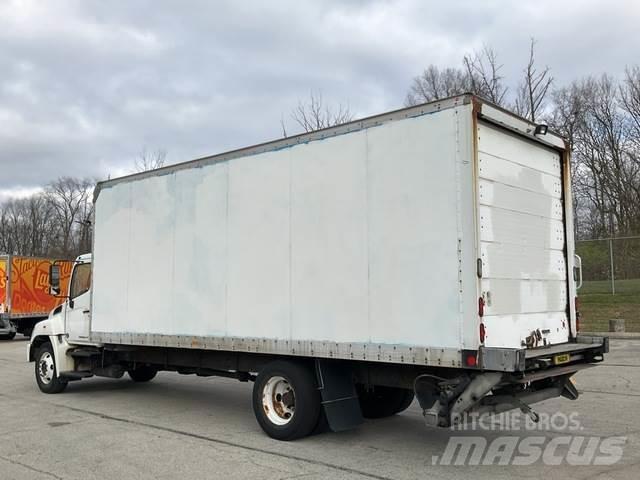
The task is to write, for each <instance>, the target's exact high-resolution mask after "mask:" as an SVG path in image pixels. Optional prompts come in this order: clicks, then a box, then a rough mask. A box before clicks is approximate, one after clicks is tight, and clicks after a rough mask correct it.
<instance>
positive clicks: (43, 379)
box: [35, 342, 67, 393]
mask: <svg viewBox="0 0 640 480" xmlns="http://www.w3.org/2000/svg"><path fill="white" fill-rule="evenodd" d="M35 360H36V361H35V375H36V383H37V384H38V388H39V389H40V391H41V392H43V393H60V392H62V391H63V390H64V389H65V388H67V381H66V380H63V379H61V378H59V377H58V372H57V371H56V364H55V355H54V353H53V347H52V346H51V344H50V343H49V342H47V343H43V344H42V345H41V346H40V348H38V350H37V352H36V355H35Z"/></svg>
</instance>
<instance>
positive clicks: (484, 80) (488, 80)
mask: <svg viewBox="0 0 640 480" xmlns="http://www.w3.org/2000/svg"><path fill="white" fill-rule="evenodd" d="M462 63H463V65H464V68H465V70H466V72H467V76H468V78H469V81H470V82H471V92H473V93H476V94H478V95H480V96H482V97H485V98H487V99H488V100H491V101H492V102H493V103H495V104H496V105H502V104H503V103H504V101H505V97H506V95H507V91H508V89H507V87H506V86H505V85H504V81H503V80H504V77H503V76H502V75H501V74H500V70H502V67H503V65H502V64H500V63H499V62H498V56H497V55H496V53H495V51H494V50H493V48H491V47H489V46H487V45H485V46H484V47H482V50H479V51H476V52H473V54H471V55H465V56H464V58H463V59H462Z"/></svg>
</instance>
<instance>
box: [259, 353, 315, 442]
mask: <svg viewBox="0 0 640 480" xmlns="http://www.w3.org/2000/svg"><path fill="white" fill-rule="evenodd" d="M279 389H281V390H279ZM280 391H282V392H284V393H278V392H280ZM270 392H271V393H270ZM269 404H271V405H272V407H274V406H275V407H274V408H269V407H268V405H269ZM321 408H322V406H321V404H320V392H319V391H318V387H317V385H316V378H315V373H314V370H313V369H312V368H310V367H307V366H304V365H302V364H298V363H293V362H286V361H281V360H278V361H275V362H272V363H269V364H267V365H266V366H265V367H264V368H263V369H262V371H261V372H260V373H259V374H258V378H256V381H255V383H254V385H253V413H254V414H255V416H256V420H257V421H258V424H259V425H260V427H261V428H262V430H264V432H265V433H266V434H267V435H269V436H270V437H271V438H275V439H276V440H295V439H297V438H302V437H306V436H307V435H309V434H311V433H312V432H313V430H314V429H315V427H316V425H317V424H318V419H319V417H320V411H321ZM291 411H293V413H291ZM276 422H280V423H276Z"/></svg>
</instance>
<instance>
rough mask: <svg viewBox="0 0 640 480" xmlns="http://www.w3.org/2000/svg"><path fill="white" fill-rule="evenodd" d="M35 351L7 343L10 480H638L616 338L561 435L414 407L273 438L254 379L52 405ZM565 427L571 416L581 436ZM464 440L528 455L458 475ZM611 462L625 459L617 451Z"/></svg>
mask: <svg viewBox="0 0 640 480" xmlns="http://www.w3.org/2000/svg"><path fill="white" fill-rule="evenodd" d="M26 346H27V341H26V339H19V338H18V339H15V340H13V341H8V342H0V402H1V405H2V406H1V407H0V479H2V480H5V479H7V480H8V479H52V478H53V479H94V478H95V479H102V480H104V479H115V480H121V479H170V478H180V479H182V480H184V479H190V478H203V479H204V478H246V479H291V478H303V479H308V480H311V479H319V478H331V479H339V478H345V479H346V478H348V479H359V478H362V479H366V478H376V479H381V478H384V479H405V478H406V479H409V478H416V479H418V478H419V479H425V478H442V479H453V478H474V479H483V478H491V479H492V480H497V479H510V478H528V479H529V478H531V479H536V478H545V479H547V480H553V479H556V478H557V479H563V480H567V479H573V478H575V479H591V478H601V479H623V478H629V479H631V478H633V479H636V478H638V476H639V473H638V471H639V466H640V448H639V447H640V340H612V341H611V350H612V351H611V353H610V354H609V355H608V356H607V358H606V362H605V363H604V364H601V365H599V366H597V367H595V368H591V369H588V370H585V371H583V372H580V373H579V374H577V375H576V377H575V378H576V384H577V387H578V389H579V390H580V391H581V396H580V398H579V399H578V400H576V401H569V400H566V399H561V398H560V399H553V400H548V401H546V402H543V403H541V404H538V405H536V406H534V408H535V411H536V412H537V413H538V414H540V415H541V417H542V419H543V421H544V420H547V424H548V428H547V426H546V425H543V426H541V427H539V428H538V427H536V430H535V431H531V430H528V429H525V428H522V427H520V428H515V427H514V426H513V425H514V424H513V423H512V422H507V419H505V418H499V419H495V420H494V421H493V422H492V423H491V425H490V427H489V428H487V426H486V425H485V426H484V427H483V428H481V429H477V430H474V431H471V432H462V433H461V432H458V431H452V430H449V429H433V428H428V427H426V426H425V425H424V423H423V421H422V415H421V412H420V410H419V408H418V405H417V403H416V402H414V404H413V405H412V406H411V407H410V408H409V409H408V410H407V411H405V412H404V413H402V414H400V415H396V416H394V417H392V418H386V419H382V420H370V421H366V422H365V424H364V425H362V426H361V427H359V428H358V429H356V430H353V431H349V432H342V433H323V434H318V435H314V436H312V437H308V438H305V439H302V440H299V441H295V442H278V441H275V440H272V439H270V438H268V437H267V436H266V435H264V433H263V432H262V431H261V430H260V428H259V427H258V424H257V423H256V421H255V418H254V416H253V412H252V410H251V387H252V384H251V383H241V382H238V381H236V380H230V379H222V378H215V377H209V378H198V377H193V376H182V375H178V374H175V373H165V372H163V373H160V374H159V375H158V377H156V379H155V380H153V381H152V382H150V383H147V384H135V383H133V382H132V381H130V380H129V379H128V378H126V377H123V378H122V379H119V380H113V379H106V378H91V379H85V380H82V381H80V382H74V383H72V384H70V385H69V387H68V389H67V390H66V391H65V392H64V393H62V394H58V395H45V394H42V393H40V391H39V390H38V388H37V386H36V383H35V379H34V374H33V367H34V366H33V364H32V363H27V361H26V351H25V350H26ZM518 415H522V414H518ZM522 417H523V418H524V416H523V415H522ZM510 418H512V419H513V417H510ZM563 418H564V419H567V418H568V419H570V422H569V423H570V426H571V428H572V429H569V427H568V426H567V425H566V424H565V423H566V422H563ZM505 422H507V423H509V425H506V424H505ZM576 426H577V427H578V428H577V430H576V429H575V427H576ZM460 435H470V436H473V437H481V440H483V441H486V443H487V444H488V445H494V446H496V445H498V444H501V445H503V450H502V451H503V453H504V445H509V444H510V443H509V439H515V440H514V441H516V442H518V445H517V446H518V450H517V451H516V452H515V453H516V454H515V456H514V455H511V456H509V455H506V456H505V455H497V456H495V455H489V453H487V452H485V454H486V455H485V456H484V457H483V459H484V460H480V462H478V461H476V462H475V463H480V464H479V465H475V464H474V462H473V459H471V461H462V460H461V461H460V462H459V463H463V465H447V464H446V463H447V462H446V461H445V460H446V458H447V453H446V452H447V448H448V447H447V446H448V445H449V447H450V446H451V445H450V442H451V440H452V438H454V439H455V438H458V437H459V436H460ZM532 436H536V437H539V438H540V441H541V442H542V451H543V452H545V451H548V450H549V449H551V447H550V445H553V446H554V448H553V449H551V450H554V452H555V453H556V455H555V456H554V455H551V456H549V457H545V456H544V455H542V456H541V457H540V458H537V459H536V457H535V456H533V457H531V456H530V457H529V458H530V459H531V460H530V461H532V462H533V463H532V464H526V463H527V462H525V464H520V465H514V463H518V459H517V458H516V457H517V453H518V452H521V450H520V449H521V447H522V445H521V442H523V441H524V440H525V439H527V438H530V437H532ZM566 438H570V439H572V440H573V439H575V438H582V439H583V440H584V443H583V444H582V450H581V451H583V450H584V449H585V448H589V445H593V446H594V448H596V455H595V456H593V457H590V458H591V460H590V461H588V462H586V463H588V464H586V465H577V464H576V463H580V462H579V461H578V462H576V460H575V455H574V457H570V456H568V455H567V451H568V448H569V447H567V448H565V447H564V446H563V445H562V443H563V439H566ZM611 438H614V439H617V440H615V442H614V443H616V442H617V443H616V445H617V446H618V447H620V445H623V446H622V447H621V450H619V451H620V452H621V454H622V457H621V458H620V459H619V461H616V462H615V463H613V464H610V465H594V464H593V463H594V460H593V459H594V458H596V459H597V458H599V457H598V453H603V452H604V453H607V449H606V448H605V446H603V445H605V444H604V443H603V441H604V440H606V439H611ZM554 439H555V440H554ZM505 440H506V441H505ZM588 441H592V442H595V443H593V444H588ZM500 442H502V443H500ZM620 442H622V444H621V443H620ZM556 443H557V444H560V447H559V448H557V449H556V448H555V446H557V445H556ZM574 445H575V444H574ZM609 446H611V445H609ZM547 447H548V448H547ZM496 448H497V447H496ZM563 448H565V449H564V450H563ZM598 448H600V450H598ZM545 449H546V450H545ZM494 453H495V452H494ZM552 453H553V452H552ZM573 453H576V452H573ZM614 453H615V452H614ZM587 457H589V456H587ZM587 457H585V458H587ZM604 457H606V458H609V459H613V460H615V458H614V457H615V455H612V454H611V449H609V455H608V457H607V455H604ZM453 458H454V460H455V459H456V458H458V460H459V457H455V456H454V457H453ZM487 458H491V460H489V461H487V460H486V459H487ZM514 458H515V460H514ZM606 458H605V460H606ZM443 459H444V460H443ZM558 459H559V460H560V462H559V464H558V465H553V463H558V461H557V460H558ZM467 460H469V459H468V458H467ZM520 460H521V458H520ZM483 462H484V463H488V464H486V465H484V464H482V463H483ZM443 463H445V464H443ZM449 463H455V462H454V461H452V462H449ZM500 463H506V465H500ZM519 463H522V461H520V462H519ZM596 463H597V461H596ZM601 463H602V462H601ZM604 463H607V462H604ZM609 463H610V462H609Z"/></svg>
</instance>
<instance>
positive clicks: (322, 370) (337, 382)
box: [316, 359, 363, 432]
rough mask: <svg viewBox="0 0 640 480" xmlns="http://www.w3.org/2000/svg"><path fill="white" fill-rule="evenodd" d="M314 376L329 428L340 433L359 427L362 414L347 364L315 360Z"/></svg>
mask: <svg viewBox="0 0 640 480" xmlns="http://www.w3.org/2000/svg"><path fill="white" fill-rule="evenodd" d="M316 376H317V379H318V388H319V389H320V394H321V396H322V407H323V409H324V413H325V416H326V418H327V422H328V424H329V428H330V429H331V430H333V431H334V432H341V431H343V430H349V429H352V428H355V427H357V426H358V425H360V424H361V423H362V422H363V419H362V412H361V411H360V402H359V400H358V394H357V392H356V388H355V385H354V383H353V375H352V372H351V367H350V366H349V364H348V363H346V362H340V361H335V360H320V359H317V360H316Z"/></svg>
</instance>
